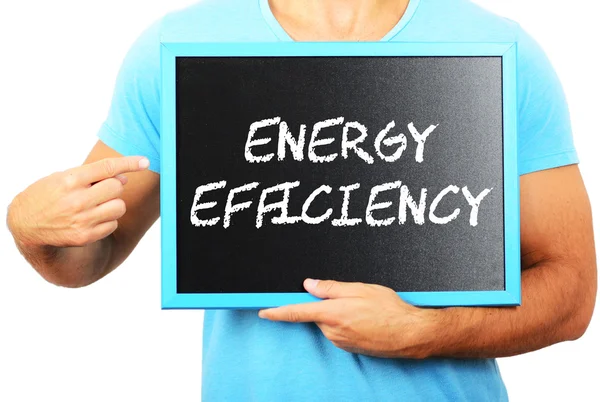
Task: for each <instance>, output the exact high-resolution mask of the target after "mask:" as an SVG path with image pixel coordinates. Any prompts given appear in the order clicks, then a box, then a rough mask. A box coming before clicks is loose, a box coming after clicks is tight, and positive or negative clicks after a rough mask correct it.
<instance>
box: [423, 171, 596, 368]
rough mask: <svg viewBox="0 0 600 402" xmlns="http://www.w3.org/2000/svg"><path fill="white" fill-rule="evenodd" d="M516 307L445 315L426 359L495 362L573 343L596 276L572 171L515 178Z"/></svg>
mask: <svg viewBox="0 0 600 402" xmlns="http://www.w3.org/2000/svg"><path fill="white" fill-rule="evenodd" d="M521 255H522V267H523V273H522V305H521V306H520V307H514V308H475V309H468V308H449V309H445V310H443V311H441V312H440V313H441V314H440V315H439V324H440V325H439V327H440V333H441V334H443V336H441V337H440V338H442V339H444V341H443V342H440V343H439V345H437V348H435V349H434V350H433V351H432V353H433V354H437V355H444V356H454V357H502V356H511V355H515V354H520V353H525V352H529V351H532V350H536V349H540V348H543V347H545V346H549V345H551V344H554V343H557V342H561V341H567V340H574V339H577V338H579V337H580V336H581V335H583V333H584V332H585V330H586V328H587V326H588V324H589V322H590V320H591V316H592V312H593V309H594V304H595V299H596V290H597V272H596V256H595V250H594V237H593V232H592V217H591V209H590V204H589V200H588V196H587V193H586V190H585V186H584V184H583V181H582V179H581V175H580V173H579V169H578V168H577V166H576V165H572V166H567V167H562V168H557V169H550V170H544V171H540V172H536V173H532V174H528V175H525V176H523V177H522V178H521Z"/></svg>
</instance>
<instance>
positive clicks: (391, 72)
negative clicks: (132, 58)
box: [161, 44, 518, 308]
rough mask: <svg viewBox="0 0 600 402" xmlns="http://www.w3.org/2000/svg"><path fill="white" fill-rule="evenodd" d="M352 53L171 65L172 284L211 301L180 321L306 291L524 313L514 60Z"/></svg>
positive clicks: (178, 59)
mask: <svg viewBox="0 0 600 402" xmlns="http://www.w3.org/2000/svg"><path fill="white" fill-rule="evenodd" d="M356 45H361V44H356ZM321 46H322V45H321ZM332 46H336V45H334V44H332ZM337 46H339V44H337ZM338 48H339V47H338ZM379 48H381V46H380V47H379ZM356 49H361V48H360V47H357V48H356ZM362 49H364V50H362V51H363V52H367V51H368V45H367V46H364V47H363V48H362ZM509 49H512V47H511V48H509ZM351 53H352V52H347V54H342V55H327V54H326V55H312V54H310V53H308V54H299V55H289V54H264V55H261V54H258V55H243V54H242V55H236V54H233V55H214V54H212V55H194V54H189V52H186V54H183V55H178V56H175V57H173V59H174V60H173V64H172V66H173V70H174V71H172V72H171V74H170V77H165V76H164V75H163V79H165V80H166V78H169V80H170V81H168V82H167V83H165V82H163V85H165V86H166V84H169V85H172V87H173V88H172V89H173V92H174V94H173V98H172V99H171V100H170V101H171V102H172V103H173V105H171V104H170V105H168V107H172V106H173V107H174V113H173V115H174V116H173V118H172V119H171V121H170V122H169V124H170V129H171V131H173V134H174V135H172V136H169V137H167V138H166V140H164V141H170V143H171V146H172V148H171V150H170V152H171V153H172V154H173V155H172V156H173V160H172V163H173V164H174V166H173V168H174V169H173V173H174V175H172V176H170V177H169V176H165V174H164V173H165V172H162V173H163V175H162V176H161V180H162V181H165V180H169V181H174V191H173V192H168V191H166V190H165V193H169V194H168V195H169V197H170V199H169V200H167V203H168V205H170V206H171V208H173V209H174V211H171V212H172V213H174V216H173V218H174V219H173V221H174V222H172V223H171V228H170V229H171V232H170V233H171V234H174V235H175V236H174V237H176V240H175V242H172V239H167V242H168V244H170V245H172V246H174V250H173V249H172V248H171V249H169V253H171V252H172V253H174V256H173V257H174V258H173V261H172V262H165V261H164V260H163V270H165V268H167V274H168V273H169V272H170V274H171V275H173V274H174V276H175V277H174V278H171V279H174V284H175V289H174V290H175V296H177V295H186V296H188V299H187V300H192V299H189V297H194V296H198V297H199V298H197V299H196V301H197V303H193V305H179V306H174V307H198V308H212V307H215V308H216V307H223V308H228V307H230V308H245V307H266V306H268V305H280V304H287V303H289V302H296V301H302V300H303V299H302V298H300V299H298V298H297V297H296V298H290V296H294V295H296V296H303V297H306V296H308V297H311V296H310V295H307V294H306V292H305V291H304V290H303V288H302V282H303V280H304V279H305V278H307V277H310V278H320V279H336V280H340V281H359V282H365V283H377V284H381V285H384V286H388V287H390V288H392V289H394V290H396V291H397V292H399V293H400V294H401V295H405V296H409V297H408V299H410V295H413V296H415V295H420V297H421V300H419V298H417V299H416V300H412V301H413V302H415V304H421V305H451V304H463V305H469V304H498V305H501V304H517V303H518V291H517V294H515V291H514V290H511V291H509V289H507V281H510V280H511V276H510V275H511V273H510V272H511V271H509V270H508V268H509V266H510V265H511V264H512V265H515V264H514V251H515V250H514V239H515V237H518V233H515V232H514V220H515V219H516V220H518V215H515V214H514V211H518V204H516V202H517V199H516V197H515V194H516V192H514V191H512V190H514V189H515V188H514V186H515V182H516V167H515V166H516V158H514V157H513V158H510V157H508V156H514V155H513V154H514V146H513V148H507V144H506V141H507V138H506V137H507V131H510V130H507V127H506V124H507V123H508V124H509V128H512V127H510V124H511V122H507V121H506V119H507V117H510V113H507V110H506V109H507V108H509V109H510V108H513V107H514V105H511V104H508V102H507V99H505V98H506V96H507V90H508V89H507V86H508V84H507V82H506V70H507V65H506V64H507V60H506V57H505V54H506V52H504V53H503V54H496V55H494V54H483V55H473V54H462V55H460V54H459V55H446V54H443V55H435V54H434V55H422V54H415V55H401V56H399V55H395V54H370V55H368V56H365V55H364V54H359V55H356V54H351ZM503 75H504V76H503ZM173 78H174V82H173V80H172V79H173ZM163 89H164V87H163ZM509 96H510V95H509ZM169 110H172V109H169ZM165 114H166V113H165ZM507 115H508V116H507ZM163 127H164V126H163ZM513 134H514V133H513ZM508 141H509V143H510V142H511V141H514V139H513V140H511V139H508ZM163 150H164V149H163ZM507 153H508V154H509V155H507ZM507 164H508V165H511V166H512V167H511V166H508V173H509V174H510V175H511V176H509V177H507V166H506V165H507ZM167 169H168V168H167ZM167 173H169V172H167ZM511 189H512V190H511ZM507 190H508V193H509V194H507ZM166 197H167V194H162V198H163V199H162V201H165V198H166ZM510 211H513V216H507V213H510ZM163 212H164V210H163ZM163 218H164V217H163ZM506 222H511V223H512V225H510V228H509V229H510V230H509V231H508V233H507V227H506ZM511 239H512V240H511ZM511 241H512V242H513V244H512V246H510V247H512V249H511V250H509V251H511V252H510V253H509V252H507V242H508V243H510V242H511ZM163 245H164V243H163ZM164 251H165V247H163V252H164ZM165 264H170V269H168V268H169V267H165V266H164V265H165ZM513 269H514V270H516V269H518V266H516V265H515V266H514V267H513ZM164 275H165V273H163V280H164V279H165V278H164ZM513 276H514V273H513ZM260 295H262V296H268V297H269V298H268V299H265V298H264V297H263V298H262V299H261V298H260V297H258V296H260ZM427 295H429V296H427ZM453 295H454V296H456V297H455V299H454V301H453V300H452V296H453ZM494 295H495V296H496V297H495V298H494V297H493V296H494ZM278 296H280V297H278ZM459 296H460V297H459ZM469 296H470V297H469ZM163 297H164V295H163ZM215 297H217V298H216V299H215ZM436 297H437V299H436ZM440 297H442V301H439V298H440ZM444 298H446V300H443V299H444ZM461 298H462V300H461ZM306 300H308V299H306ZM436 300H437V302H436ZM166 307H169V306H166Z"/></svg>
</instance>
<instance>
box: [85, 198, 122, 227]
mask: <svg viewBox="0 0 600 402" xmlns="http://www.w3.org/2000/svg"><path fill="white" fill-rule="evenodd" d="M126 211H127V208H126V206H125V201H123V200H122V199H120V198H115V199H114V200H110V201H107V202H105V203H103V204H100V205H98V206H97V207H95V208H93V209H90V210H89V211H88V212H87V213H89V218H88V219H89V220H90V222H92V224H94V225H97V224H100V223H103V222H110V221H116V220H117V219H120V218H121V217H122V216H123V215H125V212H126Z"/></svg>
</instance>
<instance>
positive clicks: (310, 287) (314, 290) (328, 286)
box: [304, 278, 369, 299]
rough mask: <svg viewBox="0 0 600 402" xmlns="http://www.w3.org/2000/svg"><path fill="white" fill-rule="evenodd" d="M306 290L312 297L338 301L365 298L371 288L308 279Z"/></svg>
mask: <svg viewBox="0 0 600 402" xmlns="http://www.w3.org/2000/svg"><path fill="white" fill-rule="evenodd" d="M304 289H306V291H307V292H309V293H310V294H311V295H313V296H316V297H319V298H321V299H337V298H340V297H360V296H364V295H365V294H366V293H367V292H368V290H369V288H368V286H367V285H365V284H364V283H360V282H338V281H333V280H325V281H323V280H318V279H310V278H308V279H306V280H305V281H304Z"/></svg>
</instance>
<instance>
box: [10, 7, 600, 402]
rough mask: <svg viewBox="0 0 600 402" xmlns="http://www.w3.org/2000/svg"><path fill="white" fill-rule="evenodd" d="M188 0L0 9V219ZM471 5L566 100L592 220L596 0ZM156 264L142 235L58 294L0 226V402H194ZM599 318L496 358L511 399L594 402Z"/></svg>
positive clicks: (187, 320) (598, 86)
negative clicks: (540, 56) (496, 21)
mask: <svg viewBox="0 0 600 402" xmlns="http://www.w3.org/2000/svg"><path fill="white" fill-rule="evenodd" d="M248 1H256V0H248ZM192 2H193V1H192V0H103V1H97V2H92V1H75V0H51V1H48V0H29V1H26V0H18V1H17V0H15V1H8V0H3V1H2V2H0V40H1V41H2V52H1V54H0V60H1V62H0V133H1V134H0V135H1V136H2V137H1V142H0V178H1V187H0V207H1V211H2V214H3V216H4V211H5V208H6V206H7V205H8V204H9V202H10V201H11V199H12V197H13V196H14V195H15V194H17V193H18V192H19V191H21V190H22V189H23V188H24V187H26V185H28V184H29V183H31V182H33V181H35V180H37V179H38V178H40V177H42V176H44V175H47V174H49V173H51V172H53V171H57V170H63V169H66V168H69V167H72V166H75V165H78V164H80V163H81V162H82V161H83V159H84V157H85V156H86V155H87V152H88V150H89V149H90V147H91V146H92V145H93V143H94V142H95V141H96V138H95V133H96V130H97V129H98V127H99V126H100V124H101V122H102V121H103V119H104V117H105V115H106V112H107V109H108V106H109V102H110V97H111V94H112V89H113V83H114V79H115V76H116V74H117V70H118V68H119V66H120V63H121V60H122V58H123V56H124V55H125V52H126V51H127V49H128V48H129V46H130V45H131V43H132V42H133V40H134V39H135V38H136V37H137V35H138V34H139V33H140V32H141V31H142V30H143V29H144V28H145V27H146V26H147V25H148V24H150V23H151V22H152V21H154V20H155V19H157V18H159V17H160V16H162V15H163V14H164V13H165V12H167V11H170V10H173V9H175V8H180V7H183V6H186V5H188V4H191V3H192ZM478 2H479V3H481V4H482V5H484V6H485V7H488V8H490V9H492V10H494V11H495V12H497V13H500V14H503V15H505V16H507V17H509V18H511V19H514V20H516V21H518V22H520V23H521V24H522V25H523V26H524V27H525V28H526V29H527V30H528V31H529V32H530V33H531V34H533V36H534V37H535V38H536V39H537V40H538V41H539V42H540V43H541V44H542V46H543V47H544V48H545V50H546V51H547V53H548V55H549V57H550V59H551V60H552V62H553V64H554V66H555V68H556V70H557V71H558V74H559V76H560V77H561V80H562V82H563V84H564V87H565V90H566V93H567V97H568V100H569V104H570V108H571V113H572V121H573V127H574V132H575V141H576V147H577V148H578V151H579V154H580V158H581V160H582V163H581V165H580V167H581V170H582V172H583V174H584V178H585V180H586V184H587V187H588V191H589V194H590V197H591V199H592V204H593V206H594V208H595V212H596V213H598V211H600V186H599V185H598V181H597V180H598V179H597V178H596V177H597V176H596V177H594V172H596V174H597V172H599V171H600V162H599V161H600V157H598V152H599V151H598V149H596V147H595V145H596V144H597V143H598V142H597V136H598V123H597V122H598V116H599V115H600V112H599V106H600V104H599V102H598V94H599V93H600V80H599V77H600V73H599V69H598V64H596V62H595V60H594V57H597V51H598V49H599V47H598V43H597V39H598V38H600V29H599V28H598V26H599V25H600V23H599V20H598V18H599V17H598V13H597V10H596V6H595V3H596V2H593V1H584V0H571V1H569V2H564V1H560V2H559V1H548V0H546V1H542V0H502V1H501V0H479V1H478ZM592 38H596V41H594V40H593V39H592ZM596 60H597V59H596ZM599 229H600V228H599V227H598V224H596V233H600V230H599ZM159 256H160V252H159V228H158V225H155V226H154V227H153V229H152V230H151V231H150V232H149V233H148V235H147V236H146V237H145V238H144V239H143V240H142V242H141V243H140V245H139V246H138V247H137V249H136V251H135V252H134V253H133V255H132V256H131V257H130V258H129V259H128V261H127V262H125V264H124V265H123V266H122V267H121V268H119V269H118V270H117V271H115V272H114V273H112V274H110V275H109V276H108V277H106V278H105V279H104V280H102V281H100V282H98V283H96V284H94V285H92V286H89V287H87V288H83V289H77V290H69V289H62V288H58V287H55V286H52V285H50V284H48V283H46V282H45V281H44V280H43V279H41V278H40V277H39V276H38V275H37V274H36V273H35V271H34V270H33V269H32V268H31V267H29V266H28V265H27V263H26V262H25V261H24V260H23V259H22V258H21V256H20V255H19V254H18V252H17V251H16V249H15V248H14V246H13V243H12V239H11V237H10V235H9V233H8V231H7V230H6V229H5V226H4V225H2V226H0V384H1V385H0V401H10V402H12V401H41V400H44V401H63V402H67V401H78V402H79V401H141V400H168V401H197V400H199V399H200V387H201V365H200V362H201V341H202V339H201V328H202V312H200V311H161V310H160V265H159ZM599 315H600V314H596V315H595V319H594V321H593V322H592V325H591V327H590V328H589V330H588V332H587V333H586V335H585V336H584V337H583V338H582V339H580V340H579V341H577V342H570V343H565V344H560V345H557V346H552V347H550V348H547V349H545V350H542V351H539V352H534V353H530V354H527V355H524V356H520V357H516V358H510V359H502V360H501V361H500V365H501V369H502V374H503V377H504V379H505V382H506V385H507V387H508V390H509V395H510V396H511V400H513V401H533V400H536V401H552V400H571V401H598V400H600V389H599V386H598V383H599V380H600V377H599V376H600V372H599V369H598V362H599V361H600V337H599V336H600V319H599V318H598V317H599Z"/></svg>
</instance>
